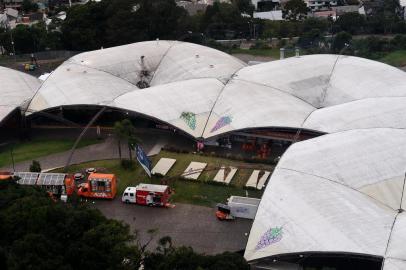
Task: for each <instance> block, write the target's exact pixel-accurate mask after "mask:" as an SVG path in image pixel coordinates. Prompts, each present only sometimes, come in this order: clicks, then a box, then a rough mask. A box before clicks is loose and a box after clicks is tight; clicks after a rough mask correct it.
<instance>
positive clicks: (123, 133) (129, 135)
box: [114, 119, 139, 161]
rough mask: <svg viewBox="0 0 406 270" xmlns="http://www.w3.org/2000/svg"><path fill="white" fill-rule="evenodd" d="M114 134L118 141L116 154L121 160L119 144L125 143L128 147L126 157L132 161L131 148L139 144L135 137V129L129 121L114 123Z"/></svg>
mask: <svg viewBox="0 0 406 270" xmlns="http://www.w3.org/2000/svg"><path fill="white" fill-rule="evenodd" d="M114 133H115V134H116V137H117V139H118V152H119V156H120V159H122V158H121V142H122V141H126V142H127V146H128V155H129V158H130V161H132V148H133V146H134V145H135V144H137V143H139V140H138V138H137V137H136V136H135V127H134V125H133V124H132V123H131V121H130V120H129V119H124V120H122V121H118V122H115V123H114Z"/></svg>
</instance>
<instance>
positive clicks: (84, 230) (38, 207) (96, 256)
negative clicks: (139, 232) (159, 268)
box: [0, 183, 141, 270]
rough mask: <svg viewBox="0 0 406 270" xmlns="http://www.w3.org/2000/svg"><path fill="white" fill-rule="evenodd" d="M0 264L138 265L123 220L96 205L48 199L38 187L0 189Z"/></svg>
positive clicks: (62, 266) (32, 266) (138, 255)
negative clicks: (111, 215)
mask: <svg viewBox="0 0 406 270" xmlns="http://www.w3.org/2000/svg"><path fill="white" fill-rule="evenodd" d="M0 230H1V231H2V237H0V247H1V250H0V257H3V258H5V259H4V260H2V263H4V262H5V264H6V267H5V268H2V269H38V270H39V269H89V270H91V269H138V268H139V266H140V261H141V253H140V250H139V248H138V247H137V246H136V245H132V244H131V243H132V241H135V240H136V239H135V237H134V236H133V235H132V234H130V229H129V226H128V225H124V224H123V223H121V222H118V221H115V220H109V219H106V218H105V217H104V216H102V215H101V213H100V212H99V211H98V210H94V209H88V208H86V207H84V206H80V205H79V206H78V207H76V208H74V207H70V206H69V205H64V204H62V203H55V202H53V201H52V200H51V199H50V198H49V196H48V195H47V194H46V193H45V192H44V191H42V190H39V189H36V188H33V187H25V186H19V185H17V184H15V183H9V184H8V185H7V186H6V187H5V188H1V189H0Z"/></svg>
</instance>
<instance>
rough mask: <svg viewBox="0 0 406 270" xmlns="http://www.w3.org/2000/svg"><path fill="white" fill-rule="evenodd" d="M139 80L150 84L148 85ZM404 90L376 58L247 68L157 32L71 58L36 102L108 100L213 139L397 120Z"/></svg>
mask: <svg viewBox="0 0 406 270" xmlns="http://www.w3.org/2000/svg"><path fill="white" fill-rule="evenodd" d="M141 58H142V59H141ZM378 74H379V76H378ZM141 78H143V80H144V81H147V82H148V83H149V85H150V87H149V88H144V89H143V90H142V91H141V90H140V89H139V87H138V86H137V83H138V82H139V81H140V80H141ZM382 78H383V79H382ZM405 97H406V74H405V73H404V72H402V71H400V70H397V69H395V68H393V67H390V66H388V65H385V64H382V63H378V62H374V61H371V60H366V59H361V58H357V57H348V56H337V55H310V56H303V57H294V58H287V59H284V60H280V61H274V62H269V63H264V64H259V65H255V66H245V64H243V63H242V62H241V61H239V60H237V59H236V58H234V57H232V56H230V55H227V54H225V53H223V52H220V51H217V50H214V49H211V48H207V47H203V46H200V45H196V44H191V43H185V42H178V41H161V40H158V41H147V42H140V43H134V44H129V45H124V46H119V47H113V48H108V49H102V50H97V51H91V52H86V53H82V54H79V55H76V56H74V57H72V58H71V59H69V60H67V61H66V62H65V63H64V64H62V65H61V66H60V67H59V68H58V69H56V70H55V71H54V72H53V73H52V74H51V75H50V76H49V78H48V79H47V80H46V81H45V82H44V83H43V85H42V87H41V88H40V90H39V91H38V93H37V94H36V95H35V96H34V98H33V99H32V102H31V104H30V109H31V110H32V111H40V110H45V109H49V108H54V107H59V106H65V105H107V106H112V107H116V108H121V109H126V110H129V111H134V112H137V113H140V114H143V115H146V116H149V117H152V118H155V119H158V120H161V121H164V122H167V123H169V124H172V125H173V126H175V127H177V128H179V129H181V130H183V131H184V132H186V133H187V134H189V135H191V136H193V137H195V138H200V137H203V138H209V137H213V136H218V135H221V134H224V133H226V132H230V131H233V130H241V129H247V128H259V127H292V128H305V129H309V130H315V131H321V132H338V131H343V130H350V129H352V128H368V127H374V125H378V126H379V127H399V126H403V125H404V123H405V122H406V119H405V116H404V115H405V114H404V112H405V107H404V106H402V104H403V102H404V98H405ZM196 99H199V100H196ZM377 103H379V104H380V105H381V106H376V105H377ZM145 104H148V106H145ZM191 105H193V106H191ZM168 108H171V110H172V112H171V114H170V115H168V114H167V113H168ZM175 111H176V113H175ZM287 111H289V113H288V114H287V113H284V112H287ZM190 121H192V122H193V123H194V124H192V125H190ZM382 125H384V126H382Z"/></svg>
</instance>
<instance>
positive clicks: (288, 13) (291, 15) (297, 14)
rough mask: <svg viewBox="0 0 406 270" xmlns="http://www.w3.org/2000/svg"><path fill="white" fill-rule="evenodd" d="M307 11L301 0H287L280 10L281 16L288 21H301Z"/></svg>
mask: <svg viewBox="0 0 406 270" xmlns="http://www.w3.org/2000/svg"><path fill="white" fill-rule="evenodd" d="M308 11H309V9H308V8H307V5H306V3H305V2H304V1H303V0H289V1H287V2H286V4H285V7H284V8H283V10H282V16H283V18H284V19H286V20H288V21H301V20H303V19H304V18H306V15H307V12H308Z"/></svg>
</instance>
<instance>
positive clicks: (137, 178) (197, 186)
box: [56, 151, 273, 207]
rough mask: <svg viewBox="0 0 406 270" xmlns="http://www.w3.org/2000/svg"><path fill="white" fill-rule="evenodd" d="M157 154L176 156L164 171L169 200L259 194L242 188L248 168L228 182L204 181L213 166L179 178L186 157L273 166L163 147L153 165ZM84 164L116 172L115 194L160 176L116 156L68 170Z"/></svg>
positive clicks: (206, 201)
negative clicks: (193, 176)
mask: <svg viewBox="0 0 406 270" xmlns="http://www.w3.org/2000/svg"><path fill="white" fill-rule="evenodd" d="M161 157H168V158H175V159H177V161H176V163H175V165H174V166H173V167H172V168H171V170H170V171H169V173H168V176H169V177H171V176H172V178H171V179H170V182H169V184H170V186H171V187H172V188H174V189H175V194H174V195H173V196H172V200H173V201H174V202H180V203H189V204H197V205H203V206H210V207H211V206H214V205H215V204H216V203H219V202H223V203H224V202H225V201H226V199H227V198H228V197H229V196H231V195H237V196H246V195H247V194H248V196H249V197H255V198H260V197H261V195H262V191H258V190H251V189H250V190H245V189H243V186H244V184H245V182H246V181H247V180H248V177H249V175H250V174H251V173H252V169H240V170H239V171H237V173H236V175H235V176H234V178H233V180H232V181H231V183H230V185H229V186H225V185H219V184H213V183H208V182H209V181H211V180H212V179H213V178H214V175H215V174H216V173H217V170H213V171H210V170H209V171H207V172H203V173H202V175H201V176H200V177H199V180H183V179H180V178H179V177H177V176H179V175H180V174H182V172H183V171H184V170H185V169H186V167H187V166H188V165H189V163H190V161H192V160H193V161H197V162H206V163H208V167H207V168H214V167H218V166H220V165H233V166H238V167H245V168H248V167H249V168H252V167H255V168H256V169H257V168H258V169H267V170H271V171H272V170H273V167H272V166H270V165H262V164H248V163H243V162H239V161H233V160H228V159H222V158H216V157H206V156H200V155H195V154H177V153H172V152H165V151H161V153H160V154H159V155H157V156H155V157H153V158H152V163H153V165H155V164H156V163H157V162H158V160H159V159H160V158H161ZM88 167H96V168H103V170H104V171H105V172H111V173H114V174H116V175H117V177H118V196H121V194H122V192H123V191H124V189H125V188H126V187H127V186H135V185H137V184H138V183H141V182H143V183H153V184H159V183H160V180H161V178H159V177H154V176H153V177H152V178H151V179H150V178H149V177H148V176H147V174H146V173H145V172H144V170H143V169H142V168H141V166H139V165H138V164H137V166H136V168H134V169H132V170H124V169H123V168H122V167H121V166H120V164H119V161H118V160H100V161H95V162H89V163H83V164H79V165H72V166H70V167H69V169H68V172H70V173H74V172H78V171H81V170H83V169H85V168H88ZM56 171H60V170H56Z"/></svg>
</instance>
